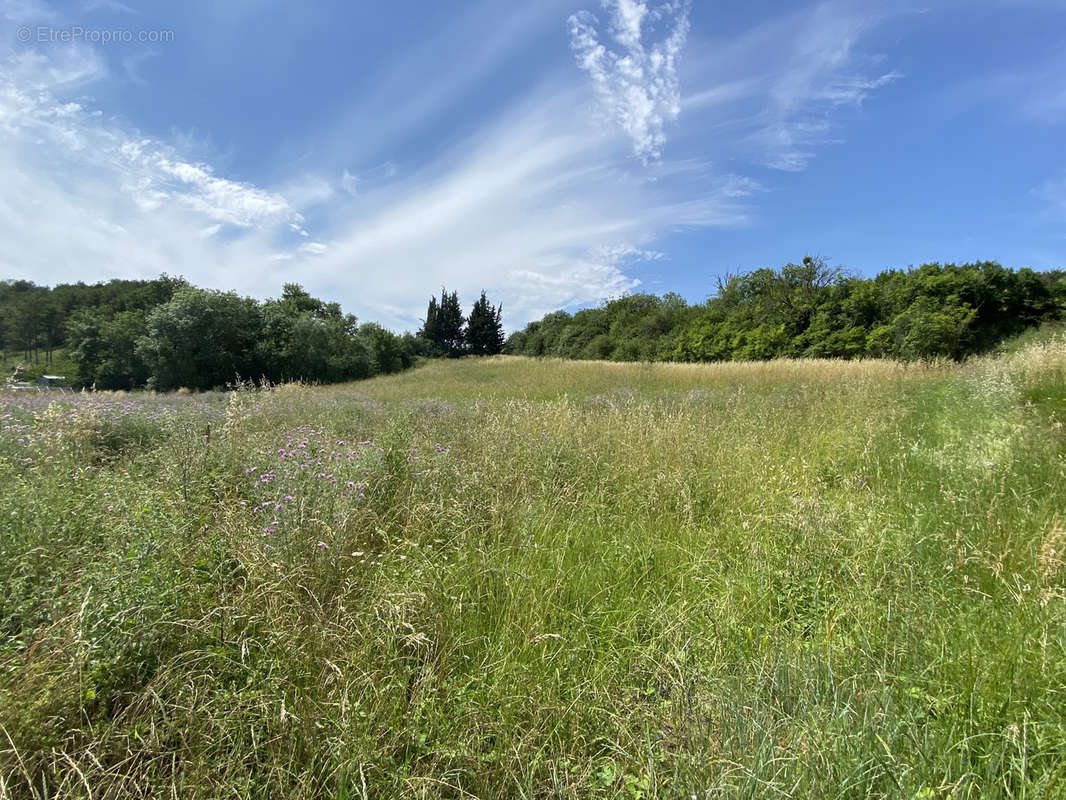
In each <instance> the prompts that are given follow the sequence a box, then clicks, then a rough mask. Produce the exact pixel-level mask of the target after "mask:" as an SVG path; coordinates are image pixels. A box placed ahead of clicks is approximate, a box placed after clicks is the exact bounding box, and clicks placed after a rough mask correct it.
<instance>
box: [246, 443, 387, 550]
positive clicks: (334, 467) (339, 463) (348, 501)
mask: <svg viewBox="0 0 1066 800" xmlns="http://www.w3.org/2000/svg"><path fill="white" fill-rule="evenodd" d="M260 456H261V457H262V460H261V461H260V462H259V463H258V464H256V465H255V466H252V467H248V468H247V469H245V470H244V474H245V475H247V476H248V479H249V487H250V489H251V490H252V492H253V493H254V494H255V495H257V496H258V497H260V498H264V499H257V500H256V501H255V502H254V503H253V504H252V505H251V507H250V513H252V514H253V515H257V517H258V518H259V519H260V520H262V521H263V522H262V523H261V524H262V526H263V532H264V533H267V534H273V533H277V532H278V530H279V528H280V527H281V526H282V525H283V524H285V522H286V520H288V521H289V522H290V523H291V522H298V521H299V520H300V518H301V513H302V511H303V510H306V509H308V508H309V507H311V506H309V505H308V504H311V505H312V506H313V507H314V508H315V510H316V511H317V512H319V513H321V511H323V510H326V509H328V510H332V511H333V518H334V519H335V520H337V519H343V517H344V513H345V511H347V510H349V509H350V508H351V507H352V506H355V505H358V504H359V503H361V502H363V501H364V500H365V499H366V486H367V481H368V480H369V478H370V477H371V476H372V475H374V474H376V473H381V472H383V471H384V464H385V461H384V450H383V449H382V448H381V447H379V446H378V445H376V444H374V443H373V442H372V441H369V440H367V441H360V442H350V441H347V440H344V439H335V438H332V437H330V436H329V435H328V434H327V432H326V431H325V430H324V429H322V428H316V427H314V426H312V425H301V426H299V427H296V428H292V429H290V430H288V431H285V432H284V433H283V434H282V435H281V439H280V441H279V442H278V443H277V444H276V445H274V446H272V447H270V448H267V449H265V450H263V451H262V452H261V453H260Z"/></svg>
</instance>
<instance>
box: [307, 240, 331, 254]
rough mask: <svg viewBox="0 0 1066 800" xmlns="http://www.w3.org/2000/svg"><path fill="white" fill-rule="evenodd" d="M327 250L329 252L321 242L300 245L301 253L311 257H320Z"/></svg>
mask: <svg viewBox="0 0 1066 800" xmlns="http://www.w3.org/2000/svg"><path fill="white" fill-rule="evenodd" d="M327 250H329V247H328V246H327V245H325V244H323V243H322V242H307V244H302V245H300V252H301V253H307V254H308V255H312V256H320V255H322V254H323V253H324V252H326V251H327Z"/></svg>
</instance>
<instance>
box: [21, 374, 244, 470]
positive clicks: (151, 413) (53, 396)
mask: <svg viewBox="0 0 1066 800" xmlns="http://www.w3.org/2000/svg"><path fill="white" fill-rule="evenodd" d="M225 403H226V396H225V395H223V394H221V393H214V392H212V393H209V394H200V395H179V394H149V393H131V394H127V393H124V392H64V393H58V392H19V393H14V392H5V391H0V452H2V451H4V450H8V451H11V452H12V453H13V454H18V456H19V459H20V460H22V461H25V460H26V459H32V456H33V454H34V452H33V451H34V450H35V449H36V450H40V449H41V447H43V446H44V443H45V442H47V441H49V440H51V439H56V438H62V437H63V436H64V434H63V432H64V431H69V430H74V429H78V430H82V431H86V430H88V431H97V432H102V431H105V430H108V429H114V428H117V427H119V426H122V425H127V424H130V423H132V424H135V425H142V426H145V427H150V428H156V429H160V430H163V429H166V428H169V427H171V426H172V427H174V428H178V427H181V426H182V425H185V424H195V425H197V426H201V425H208V424H210V425H212V426H214V425H216V424H217V425H221V424H222V422H223V420H224V410H225Z"/></svg>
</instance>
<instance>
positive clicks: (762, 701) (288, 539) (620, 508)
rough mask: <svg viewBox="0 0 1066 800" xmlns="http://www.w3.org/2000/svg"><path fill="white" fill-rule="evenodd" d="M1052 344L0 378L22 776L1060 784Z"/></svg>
mask: <svg viewBox="0 0 1066 800" xmlns="http://www.w3.org/2000/svg"><path fill="white" fill-rule="evenodd" d="M1064 423H1066V339H1064V338H1062V337H1061V336H1060V337H1058V338H1055V339H1053V340H1052V341H1050V342H1046V341H1045V342H1039V341H1037V342H1033V343H1029V344H1026V345H1025V346H1023V347H1020V348H1018V349H1016V351H1015V352H1012V353H1009V354H1005V355H1002V356H999V357H995V358H988V359H984V360H977V361H972V362H969V363H967V364H964V365H949V364H933V365H911V366H903V365H899V364H895V363H890V362H878V361H869V362H859V363H854V362H851V363H849V362H828V361H804V362H769V363H758V364H723V365H717V366H698V365H665V364H660V365H639V364H638V365H634V364H629V365H622V364H608V363H595V362H583V363H573V362H557V361H533V360H525V359H519V358H494V359H485V360H463V361H459V362H447V363H446V362H435V363H431V364H429V365H426V366H423V367H420V368H418V369H416V370H414V371H411V372H409V373H406V374H401V375H397V376H392V377H386V378H378V379H374V380H372V381H367V382H364V383H359V384H350V385H346V386H341V387H333V388H328V389H316V388H308V387H300V386H282V387H277V388H275V389H273V390H269V391H251V390H249V391H240V392H237V393H234V394H233V395H167V396H162V395H160V396H151V395H111V394H96V395H67V396H64V397H63V398H61V399H59V400H57V396H56V395H36V394H35V395H33V396H25V395H24V396H18V397H12V396H4V397H0V586H2V587H3V592H2V596H0V797H4V798H8V797H10V798H23V797H25V798H45V797H86V798H88V797H92V798H125V797H168V798H169V797H182V798H185V797H204V798H206V797H230V798H237V797H257V798H264V799H265V798H313V797H325V798H338V800H339V799H340V798H434V797H447V798H470V797H478V798H533V797H572V798H585V797H618V798H631V799H632V800H637V798H655V797H658V798H667V797H669V798H674V797H677V798H698V800H704V798H725V797H729V798H732V797H738V798H740V797H748V798H786V797H790V798H800V797H815V798H865V797H870V798H873V797H877V798H881V797H891V798H914V799H915V800H917V799H918V798H923V799H925V798H979V797H980V798H997V797H1003V798H1026V799H1027V800H1037V798H1062V797H1066V692H1064V690H1066V460H1064V456H1066V430H1064V428H1063V425H1064Z"/></svg>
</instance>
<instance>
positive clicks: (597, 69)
mask: <svg viewBox="0 0 1066 800" xmlns="http://www.w3.org/2000/svg"><path fill="white" fill-rule="evenodd" d="M603 6H604V8H605V9H606V10H607V12H608V15H609V21H608V31H607V32H608V36H609V38H610V39H611V40H613V45H611V44H605V43H604V41H603V39H604V37H603V34H602V33H601V32H600V31H599V30H597V25H598V20H597V18H596V17H595V16H594V15H593V14H591V13H590V12H588V11H581V12H579V13H577V14H574V15H572V16H571V17H570V20H569V22H570V45H571V48H572V49H573V51H574V54H575V56H576V57H577V63H578V66H580V67H581V69H583V70H584V71H585V72H587V73H588V75H589V77H590V78H591V80H592V85H593V87H594V89H595V90H596V93H597V95H598V96H599V98H600V101H601V103H602V104H603V107H604V109H605V111H606V113H607V115H608V116H609V117H610V118H611V120H612V121H613V122H615V123H616V124H618V125H619V126H621V128H622V129H623V130H624V131H625V132H626V133H627V134H628V135H629V137H630V139H631V140H632V142H633V153H634V154H635V155H637V156H639V157H640V158H641V159H643V160H644V161H645V162H646V161H647V160H649V159H656V158H659V157H661V155H662V148H663V146H664V145H665V144H666V133H665V127H666V124H667V123H668V122H671V121H673V120H675V119H677V116H678V114H680V113H681V91H680V85H679V80H678V64H679V62H680V59H681V53H682V50H683V49H684V46H685V37H686V36H687V34H688V29H689V22H688V3H687V2H682V0H672V2H667V3H664V4H662V5H659V6H655V7H653V8H649V6H648V5H647V3H644V2H640V0H603ZM646 29H647V30H646ZM662 29H665V34H661V35H660V36H659V38H658V39H655V38H653V37H654V35H655V34H656V33H660V32H661V30H662ZM646 33H647V34H648V36H647V37H646V36H645V34H646ZM646 38H647V39H648V41H647V42H646V41H645V39H646Z"/></svg>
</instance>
